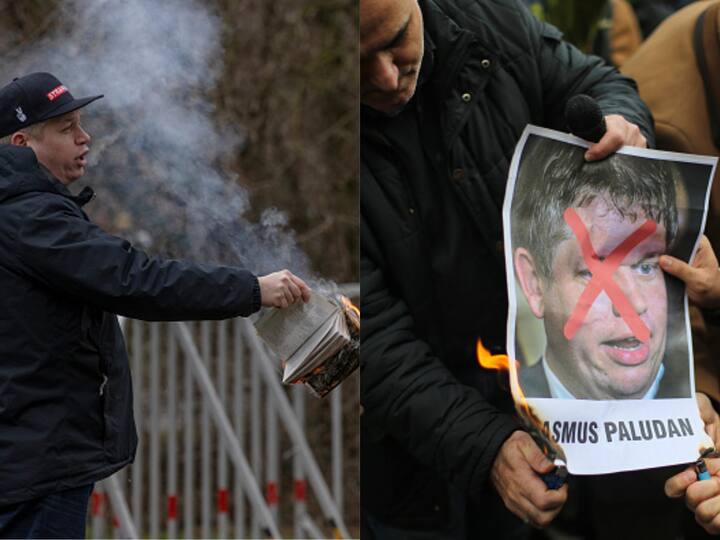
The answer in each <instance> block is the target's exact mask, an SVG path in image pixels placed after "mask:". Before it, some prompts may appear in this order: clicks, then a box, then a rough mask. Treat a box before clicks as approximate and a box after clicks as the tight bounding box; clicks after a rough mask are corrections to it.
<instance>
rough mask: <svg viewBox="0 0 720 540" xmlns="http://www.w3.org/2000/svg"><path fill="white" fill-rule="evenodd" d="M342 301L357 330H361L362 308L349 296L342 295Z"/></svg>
mask: <svg viewBox="0 0 720 540" xmlns="http://www.w3.org/2000/svg"><path fill="white" fill-rule="evenodd" d="M340 302H341V304H342V307H343V308H344V309H345V315H346V317H347V318H348V319H349V320H350V324H352V326H353V328H354V329H355V331H356V332H359V331H360V310H359V309H358V307H357V306H356V305H355V304H353V303H352V302H351V301H350V299H349V298H348V297H347V296H343V295H340Z"/></svg>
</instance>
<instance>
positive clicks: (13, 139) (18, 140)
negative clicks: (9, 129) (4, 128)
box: [10, 131, 28, 146]
mask: <svg viewBox="0 0 720 540" xmlns="http://www.w3.org/2000/svg"><path fill="white" fill-rule="evenodd" d="M27 143H28V136H27V133H25V132H23V131H16V132H15V133H13V134H12V135H11V136H10V144H14V145H15V146H27Z"/></svg>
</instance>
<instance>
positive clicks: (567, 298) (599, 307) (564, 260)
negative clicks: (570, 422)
mask: <svg viewBox="0 0 720 540" xmlns="http://www.w3.org/2000/svg"><path fill="white" fill-rule="evenodd" d="M575 210H576V212H577V214H578V216H579V217H580V218H581V219H582V222H583V224H584V225H585V227H586V228H587V230H588V233H589V237H590V241H591V243H592V248H593V251H594V252H595V254H596V255H597V257H598V258H599V260H600V261H602V260H603V259H604V258H605V257H607V256H608V255H609V254H610V253H611V252H612V251H613V250H614V249H615V248H616V247H617V246H618V245H619V244H620V243H621V242H623V241H624V240H625V239H626V238H627V237H628V236H630V235H631V234H632V233H633V232H634V231H635V230H637V229H638V227H639V226H640V225H641V224H642V223H643V222H644V221H645V220H646V219H648V218H647V216H646V215H645V213H644V212H643V211H642V210H641V209H639V208H635V209H630V211H629V212H626V214H625V217H623V216H621V215H620V214H618V213H617V212H616V211H615V210H614V209H613V208H612V207H611V206H610V205H608V203H607V202H606V201H605V200H604V199H603V198H602V197H598V198H596V199H595V200H594V201H593V202H592V203H591V204H589V205H588V206H585V207H584V208H577V209H575ZM633 214H634V215H633ZM632 218H635V219H632ZM665 249H666V231H665V227H664V226H662V225H660V224H658V226H657V228H656V229H655V231H654V233H652V234H651V235H650V236H649V237H647V238H645V239H644V240H643V241H642V242H640V243H639V244H637V245H636V246H635V247H634V248H633V249H632V250H631V251H630V252H629V253H628V254H627V255H626V256H625V258H624V259H623V260H622V263H621V264H620V266H619V267H618V269H617V270H616V271H615V272H614V274H613V276H612V278H613V280H614V281H615V283H616V284H617V285H618V287H619V288H620V290H621V291H622V293H623V295H624V296H625V297H626V298H627V300H628V302H629V304H630V305H631V306H632V309H633V310H634V311H635V313H637V315H638V316H639V317H640V319H641V320H642V321H643V322H644V323H645V325H646V326H647V328H648V329H649V331H650V337H649V339H647V340H646V341H644V342H641V341H639V340H638V339H637V338H636V337H635V336H634V335H633V332H632V331H631V330H630V328H629V327H628V324H627V322H626V321H625V319H624V318H623V317H622V316H621V313H620V312H618V310H617V308H616V307H615V306H614V305H613V303H612V301H611V300H610V298H609V297H608V295H607V293H606V292H605V291H603V292H601V293H600V294H599V296H597V298H595V300H594V302H593V304H592V306H591V307H590V309H589V311H588V312H587V315H586V316H585V318H584V319H583V322H582V324H581V325H580V326H579V328H578V329H577V331H576V332H575V334H574V335H573V336H572V338H571V339H569V340H568V339H567V338H566V337H565V334H564V332H563V329H564V327H565V325H566V323H567V322H568V319H569V318H570V317H571V316H572V314H573V313H574V311H575V309H576V306H577V303H578V299H579V298H580V295H581V294H582V292H583V291H584V290H585V288H586V287H587V285H588V283H589V282H590V280H591V279H592V273H591V271H590V270H589V269H588V266H587V264H586V262H585V259H584V257H583V254H582V251H581V247H580V244H579V242H578V240H577V238H576V237H575V235H571V237H570V238H569V239H568V240H565V241H563V242H561V243H560V244H559V245H558V246H557V248H556V251H555V258H554V261H553V266H552V277H551V278H550V279H549V280H543V279H540V280H539V287H538V290H539V291H540V297H539V302H536V308H537V309H538V310H539V312H536V315H539V316H542V318H543V319H544V322H545V330H546V334H547V339H548V343H547V349H546V354H545V358H546V361H547V362H548V364H549V365H550V368H551V369H552V370H553V372H554V373H555V374H556V375H557V376H558V377H559V378H560V380H561V381H562V383H563V384H564V385H565V386H566V388H567V389H568V390H569V391H570V392H571V393H572V394H573V395H574V396H575V397H577V398H585V399H633V398H641V397H642V396H643V395H644V394H645V393H646V392H647V391H648V389H649V388H650V386H651V385H652V383H653V381H654V379H655V377H656V375H657V373H658V370H659V368H660V364H661V363H662V360H663V356H664V354H665V341H666V332H667V291H666V288H665V279H664V276H663V273H662V270H661V269H660V268H659V266H658V257H659V255H660V254H662V253H664V252H665ZM534 311H535V310H534Z"/></svg>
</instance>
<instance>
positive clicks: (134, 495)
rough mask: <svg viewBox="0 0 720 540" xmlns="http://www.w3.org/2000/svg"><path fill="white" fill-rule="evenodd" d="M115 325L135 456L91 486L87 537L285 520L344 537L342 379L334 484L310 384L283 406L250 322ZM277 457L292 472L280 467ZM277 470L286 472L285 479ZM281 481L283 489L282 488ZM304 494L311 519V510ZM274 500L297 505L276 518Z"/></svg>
mask: <svg viewBox="0 0 720 540" xmlns="http://www.w3.org/2000/svg"><path fill="white" fill-rule="evenodd" d="M121 324H122V326H123V330H124V331H125V333H126V336H128V337H129V340H128V345H129V349H130V351H129V352H130V358H131V364H132V370H133V381H134V390H135V394H134V407H135V418H136V423H137V427H138V433H139V436H140V444H139V447H138V453H137V456H136V460H135V463H134V464H133V465H131V466H130V467H128V468H127V469H126V470H122V471H119V472H118V473H116V474H115V475H113V476H112V477H110V478H108V479H106V480H104V481H103V482H99V483H98V484H97V485H96V486H95V491H94V492H93V495H92V499H91V505H90V515H91V527H90V531H89V532H90V534H91V537H93V538H106V537H110V536H114V537H116V538H139V537H144V536H149V537H151V538H158V537H162V536H166V537H168V538H179V537H183V538H200V537H201V538H228V537H232V538H260V537H263V536H264V537H273V538H280V537H281V525H282V528H283V529H284V530H288V531H289V530H292V533H288V534H292V536H293V537H295V538H308V537H309V538H322V537H327V536H329V535H332V536H334V537H336V538H349V533H348V530H347V527H346V525H345V522H344V519H343V515H342V508H343V489H344V483H343V478H342V453H343V452H342V450H343V448H342V385H341V386H339V387H338V388H336V389H335V390H334V391H333V393H332V394H331V396H329V397H328V398H327V399H329V400H330V420H329V422H330V425H329V426H328V427H329V429H330V430H331V446H332V448H331V455H332V459H331V472H330V476H331V477H332V478H331V485H332V490H330V488H329V487H328V484H327V482H326V481H325V478H324V476H323V474H322V472H321V470H320V467H319V466H318V463H317V461H316V460H315V457H314V454H313V451H312V450H311V448H310V445H309V443H308V440H307V438H306V437H305V432H304V426H305V398H306V396H307V394H308V391H307V390H306V389H305V388H303V387H301V386H296V387H294V388H292V389H291V395H292V403H291V401H290V399H288V394H287V392H286V390H285V389H284V388H283V387H282V384H281V383H280V375H279V373H278V372H277V370H276V361H275V359H274V358H273V357H272V356H271V354H270V353H269V351H268V349H267V348H266V347H265V345H264V344H263V343H262V342H261V341H260V339H259V338H258V336H257V334H256V333H255V331H254V329H253V328H252V326H251V325H250V323H249V322H248V321H247V320H244V319H234V320H232V321H220V322H209V321H203V322H201V323H197V324H195V323H182V322H180V323H144V322H141V321H135V320H122V319H121ZM182 360H184V362H183V361H182ZM311 399H314V398H311ZM198 424H199V425H198ZM281 428H283V429H284V431H285V432H286V434H287V438H286V439H283V438H281V437H280V429H281ZM284 440H289V445H290V447H289V448H284V449H283V448H282V447H281V444H282V441H284ZM285 444H286V445H287V444H288V443H287V442H286V443H285ZM198 450H199V451H198ZM246 452H247V453H246ZM285 458H292V468H291V469H290V468H289V467H281V462H282V460H283V459H285ZM284 470H286V471H291V474H292V478H283V477H282V474H281V471H284ZM163 477H164V478H163ZM288 485H291V486H292V489H291V490H285V491H288V493H285V492H284V491H283V490H281V487H282V486H288ZM263 490H264V493H263ZM308 491H310V492H311V493H312V494H314V496H315V499H316V501H317V503H318V504H317V507H319V510H320V512H321V517H322V520H320V521H319V522H318V521H317V517H316V518H315V519H313V517H312V516H311V515H310V514H309V513H308V506H307V504H306V498H307V492H308ZM108 500H109V503H110V504H109V505H108V504H106V502H107V501H108ZM281 500H283V501H285V502H284V505H290V504H291V505H292V507H293V511H292V512H285V513H284V514H285V515H282V516H281V515H280V514H279V503H280V502H281ZM280 518H282V520H281V519H280ZM279 521H282V524H280V523H279ZM324 527H327V529H325V531H326V532H323V528H324ZM328 530H329V531H330V534H328V532H327V531H328Z"/></svg>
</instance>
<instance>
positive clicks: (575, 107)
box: [565, 94, 605, 142]
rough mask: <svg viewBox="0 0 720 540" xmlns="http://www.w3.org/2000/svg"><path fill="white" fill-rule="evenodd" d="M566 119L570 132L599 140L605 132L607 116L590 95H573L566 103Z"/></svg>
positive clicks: (590, 139)
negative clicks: (605, 116)
mask: <svg viewBox="0 0 720 540" xmlns="http://www.w3.org/2000/svg"><path fill="white" fill-rule="evenodd" d="M565 121H566V122H567V124H568V127H569V128H570V132H571V133H574V134H575V135H577V136H578V137H582V138H583V139H586V140H589V141H593V142H597V141H599V140H600V139H601V138H602V136H603V135H604V134H605V118H604V117H603V114H602V111H601V110H600V107H599V106H598V104H597V102H596V101H595V100H594V99H593V98H591V97H590V96H588V95H585V94H578V95H576V96H573V97H571V98H570V99H569V100H568V102H567V104H566V105H565Z"/></svg>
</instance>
